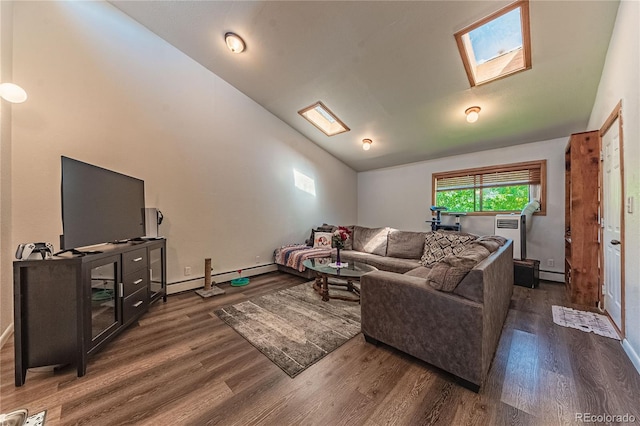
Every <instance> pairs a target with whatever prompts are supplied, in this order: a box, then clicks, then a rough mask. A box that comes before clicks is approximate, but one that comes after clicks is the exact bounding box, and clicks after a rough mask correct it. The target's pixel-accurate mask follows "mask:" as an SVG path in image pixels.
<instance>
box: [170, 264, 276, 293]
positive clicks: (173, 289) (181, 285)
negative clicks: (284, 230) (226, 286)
mask: <svg viewBox="0 0 640 426" xmlns="http://www.w3.org/2000/svg"><path fill="white" fill-rule="evenodd" d="M277 270H278V266H277V265H276V264H275V263H267V264H263V265H256V266H251V267H248V268H243V269H242V276H243V277H252V276H254V275H261V274H265V273H267V272H272V271H277ZM211 278H212V279H213V280H214V281H215V282H217V283H223V282H226V281H231V280H232V279H233V278H238V272H237V271H228V272H220V273H217V274H213V275H211ZM203 286H204V275H201V276H198V277H193V278H189V279H187V280H182V281H174V282H172V283H168V284H167V294H176V293H180V292H183V291H189V290H195V289H198V288H202V287H203Z"/></svg>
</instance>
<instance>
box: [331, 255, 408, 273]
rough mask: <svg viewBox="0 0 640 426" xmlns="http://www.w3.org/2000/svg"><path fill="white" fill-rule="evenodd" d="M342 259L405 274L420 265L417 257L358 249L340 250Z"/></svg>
mask: <svg viewBox="0 0 640 426" xmlns="http://www.w3.org/2000/svg"><path fill="white" fill-rule="evenodd" d="M340 260H341V261H343V262H352V261H356V262H362V263H366V264H367V265H371V266H373V267H374V268H376V269H380V270H381V271H388V272H395V273H397V274H404V273H405V272H407V271H410V270H412V269H414V268H416V267H417V266H420V261H419V260H417V259H400V258H396V257H386V256H378V255H377V254H371V253H363V252H361V251H356V250H343V251H340Z"/></svg>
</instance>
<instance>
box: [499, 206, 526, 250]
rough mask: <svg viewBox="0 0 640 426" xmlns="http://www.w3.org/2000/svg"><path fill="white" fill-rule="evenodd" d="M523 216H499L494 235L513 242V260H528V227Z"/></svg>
mask: <svg viewBox="0 0 640 426" xmlns="http://www.w3.org/2000/svg"><path fill="white" fill-rule="evenodd" d="M525 225H526V216H525V215H523V214H497V215H496V219H495V226H494V232H493V233H494V234H495V235H499V236H501V237H504V238H509V239H510V240H513V258H514V259H517V260H522V259H526V258H527V227H526V226H525Z"/></svg>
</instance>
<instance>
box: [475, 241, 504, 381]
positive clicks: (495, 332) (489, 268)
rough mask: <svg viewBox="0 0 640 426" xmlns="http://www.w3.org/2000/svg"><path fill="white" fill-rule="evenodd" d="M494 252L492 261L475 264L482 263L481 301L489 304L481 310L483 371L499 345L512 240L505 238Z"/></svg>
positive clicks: (485, 370)
mask: <svg viewBox="0 0 640 426" xmlns="http://www.w3.org/2000/svg"><path fill="white" fill-rule="evenodd" d="M494 255H495V256H492V257H493V259H492V261H491V262H488V263H487V264H482V265H478V266H482V267H483V268H482V269H483V271H482V273H483V293H484V304H485V306H487V307H489V309H485V310H484V318H483V325H484V327H483V328H484V338H483V340H482V345H483V347H482V362H483V367H482V369H483V371H484V373H485V374H486V372H488V371H489V367H490V365H491V361H492V360H493V355H494V354H495V352H496V349H497V348H498V343H499V341H500V336H501V335H502V327H503V326H504V321H505V319H506V317H507V313H508V312H509V305H510V304H511V296H512V295H513V241H512V240H508V241H507V243H506V244H505V245H504V246H502V247H501V248H500V249H499V250H498V251H497V252H496V253H494Z"/></svg>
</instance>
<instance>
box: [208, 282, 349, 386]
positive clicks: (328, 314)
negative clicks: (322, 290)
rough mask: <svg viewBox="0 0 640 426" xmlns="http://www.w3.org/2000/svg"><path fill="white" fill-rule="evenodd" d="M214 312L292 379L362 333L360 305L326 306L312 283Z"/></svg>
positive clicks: (332, 302) (340, 303)
mask: <svg viewBox="0 0 640 426" xmlns="http://www.w3.org/2000/svg"><path fill="white" fill-rule="evenodd" d="M331 291H332V292H334V293H339V292H340V291H341V290H338V289H335V290H334V288H332V289H331ZM214 312H215V314H216V315H217V316H218V317H220V319H222V320H223V321H224V322H226V323H227V324H228V325H230V326H231V327H232V328H233V329H234V330H235V331H237V332H238V333H239V334H240V335H241V336H242V337H244V338H245V339H246V340H247V341H248V342H249V343H251V344H252V345H253V346H255V347H256V348H257V349H258V350H259V351H260V352H262V353H263V354H264V355H265V356H266V357H267V358H269V359H270V360H271V361H272V362H273V363H274V364H276V365H277V366H278V367H280V368H281V369H282V370H283V371H284V372H285V373H287V374H288V375H289V376H290V377H295V376H296V375H298V374H300V373H301V372H302V371H304V370H305V369H306V368H307V367H309V366H311V365H312V364H314V363H315V362H317V361H318V360H320V359H322V358H323V357H325V356H326V355H327V354H329V353H330V352H331V351H333V350H335V349H336V348H338V347H340V346H341V345H342V344H344V343H346V342H347V341H348V340H349V339H351V338H352V337H354V336H355V335H357V334H358V333H360V305H359V304H358V303H356V302H348V301H343V300H337V299H331V300H330V301H328V302H323V301H322V300H321V297H320V295H318V294H317V293H316V292H315V291H314V290H313V282H308V283H305V284H300V285H298V286H295V287H291V288H288V289H285V290H280V291H277V292H274V293H271V294H267V295H265V296H260V297H257V298H254V299H251V300H248V301H246V302H241V303H237V304H235V305H232V306H229V307H225V308H222V309H218V310H216V311H214Z"/></svg>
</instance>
